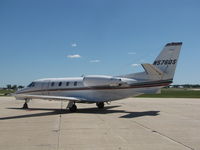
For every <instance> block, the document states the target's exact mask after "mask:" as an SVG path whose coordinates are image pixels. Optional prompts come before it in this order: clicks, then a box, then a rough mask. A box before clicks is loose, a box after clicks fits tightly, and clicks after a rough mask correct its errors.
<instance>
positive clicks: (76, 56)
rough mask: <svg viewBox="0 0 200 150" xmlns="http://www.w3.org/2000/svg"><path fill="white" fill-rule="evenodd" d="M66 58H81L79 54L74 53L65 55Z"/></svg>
mask: <svg viewBox="0 0 200 150" xmlns="http://www.w3.org/2000/svg"><path fill="white" fill-rule="evenodd" d="M67 57H68V58H81V56H80V55H79V54H75V55H67Z"/></svg>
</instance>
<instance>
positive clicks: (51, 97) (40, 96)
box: [16, 94, 86, 102]
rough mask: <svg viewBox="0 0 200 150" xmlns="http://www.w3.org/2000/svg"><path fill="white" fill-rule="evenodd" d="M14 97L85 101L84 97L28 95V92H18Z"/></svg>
mask: <svg viewBox="0 0 200 150" xmlns="http://www.w3.org/2000/svg"><path fill="white" fill-rule="evenodd" d="M16 99H20V100H22V99H23V100H24V99H44V100H57V101H62V100H64V101H74V102H80V101H86V100H85V99H81V98H77V97H65V96H49V95H28V94H20V95H17V96H16Z"/></svg>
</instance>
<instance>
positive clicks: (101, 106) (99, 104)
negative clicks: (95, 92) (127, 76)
mask: <svg viewBox="0 0 200 150" xmlns="http://www.w3.org/2000/svg"><path fill="white" fill-rule="evenodd" d="M96 105H97V107H98V108H99V109H103V108H104V102H97V103H96Z"/></svg>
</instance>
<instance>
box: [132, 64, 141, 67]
mask: <svg viewBox="0 0 200 150" xmlns="http://www.w3.org/2000/svg"><path fill="white" fill-rule="evenodd" d="M131 66H132V67H138V66H140V64H131Z"/></svg>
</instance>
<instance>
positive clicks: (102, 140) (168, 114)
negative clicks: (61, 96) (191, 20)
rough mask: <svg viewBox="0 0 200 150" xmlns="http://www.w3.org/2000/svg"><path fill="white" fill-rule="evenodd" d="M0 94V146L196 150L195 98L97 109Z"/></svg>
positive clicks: (198, 120)
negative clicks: (26, 102)
mask: <svg viewBox="0 0 200 150" xmlns="http://www.w3.org/2000/svg"><path fill="white" fill-rule="evenodd" d="M23 103H24V102H23V101H17V100H15V98H13V97H0V149H2V150H3V149H4V150H27V149H28V150H35V149H37V150H94V149H95V150H133V149H136V150H147V149H148V150H161V149H162V150H200V115H199V114H200V99H188V98H185V99H176V98H128V99H123V100H120V101H114V102H112V103H111V104H110V105H105V108H104V109H102V110H100V109H98V108H97V107H96V105H95V104H77V107H78V111H77V112H76V113H71V112H69V110H65V108H66V106H67V103H66V102H58V101H44V100H32V101H31V102H30V103H29V108H30V109H29V110H23V109H21V107H22V105H23Z"/></svg>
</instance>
